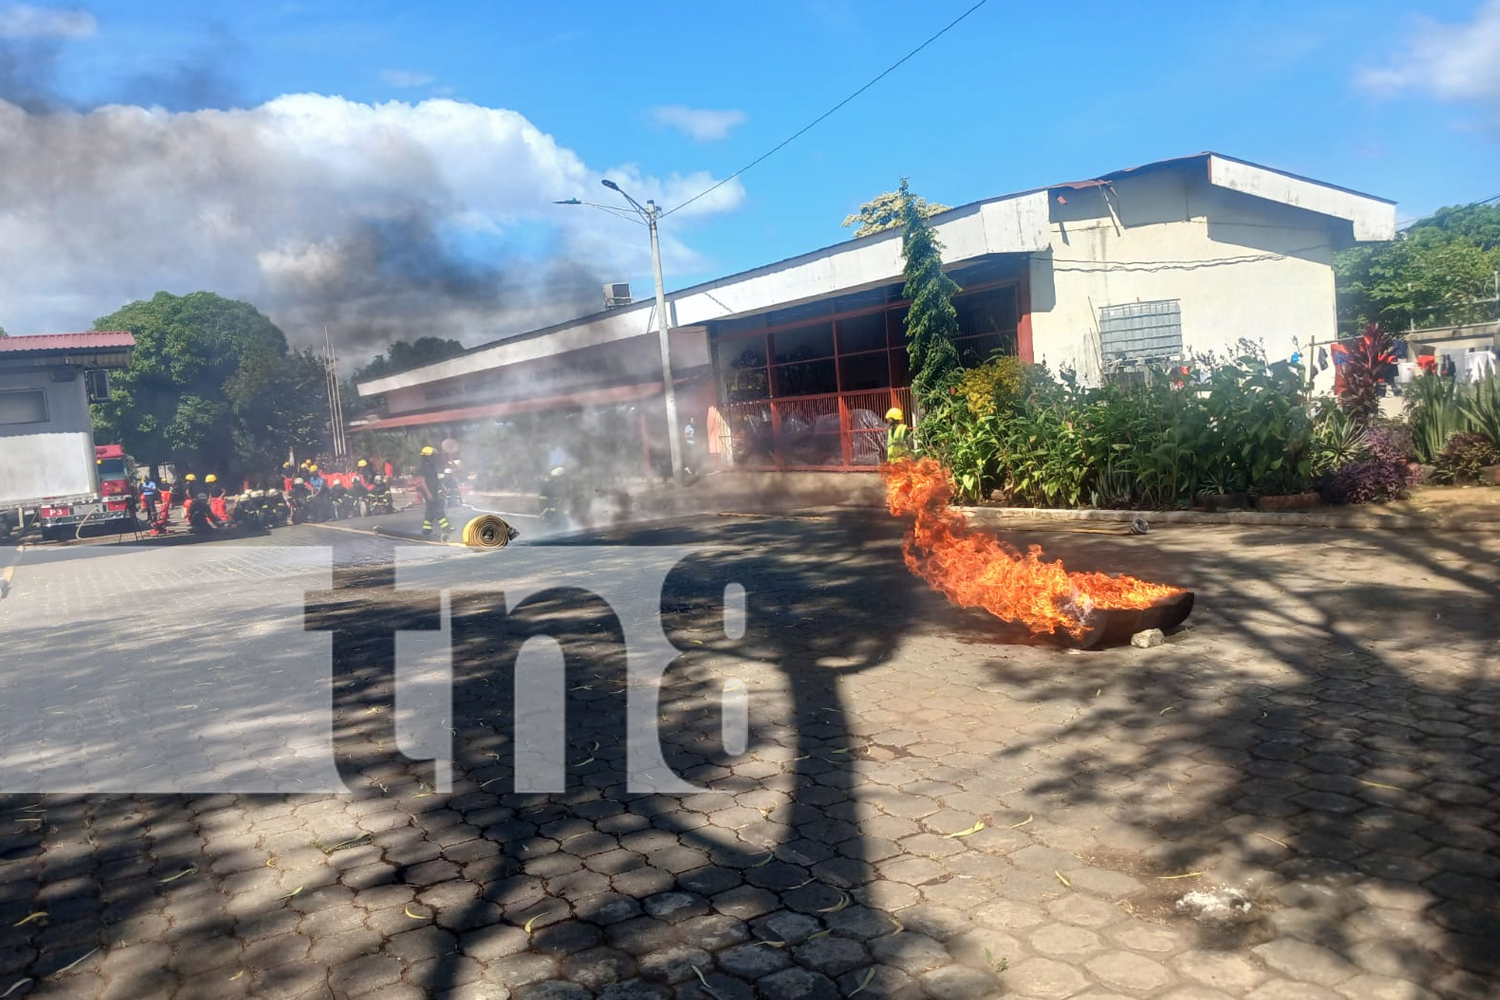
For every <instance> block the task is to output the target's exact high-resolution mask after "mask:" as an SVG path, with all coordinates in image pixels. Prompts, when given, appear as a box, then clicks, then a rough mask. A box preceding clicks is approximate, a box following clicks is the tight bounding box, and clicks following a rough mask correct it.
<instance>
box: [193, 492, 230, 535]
mask: <svg viewBox="0 0 1500 1000" xmlns="http://www.w3.org/2000/svg"><path fill="white" fill-rule="evenodd" d="M188 527H189V528H190V529H191V530H192V532H193V534H195V535H206V534H209V533H211V532H212V531H214V530H215V529H217V528H222V527H224V522H223V521H221V520H220V519H219V516H218V515H217V514H215V513H214V511H213V505H212V504H210V503H209V496H208V494H207V493H198V494H196V495H195V496H194V497H193V500H192V506H191V507H190V508H189V510H188Z"/></svg>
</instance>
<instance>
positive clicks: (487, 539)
mask: <svg viewBox="0 0 1500 1000" xmlns="http://www.w3.org/2000/svg"><path fill="white" fill-rule="evenodd" d="M461 537H462V539H463V543H464V544H465V545H467V546H468V547H469V548H471V549H503V548H505V546H506V545H508V544H510V540H511V539H512V538H514V537H516V529H514V528H512V527H511V526H510V525H508V524H506V523H505V521H504V520H503V519H502V518H499V517H497V516H496V515H494V514H481V515H479V516H478V517H476V518H474V519H473V520H472V521H470V522H469V523H468V524H465V525H464V530H463V535H462V536H461Z"/></svg>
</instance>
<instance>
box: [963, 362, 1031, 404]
mask: <svg viewBox="0 0 1500 1000" xmlns="http://www.w3.org/2000/svg"><path fill="white" fill-rule="evenodd" d="M1025 388H1026V363H1025V362H1023V361H1022V360H1021V359H1020V358H1016V357H1010V356H1001V357H997V358H991V359H990V360H989V361H986V362H985V363H984V364H982V365H980V366H979V367H978V368H970V369H968V370H966V371H965V372H963V374H962V375H961V376H960V378H959V383H958V394H959V395H961V396H963V397H964V400H965V401H966V402H967V403H968V406H969V412H970V413H971V414H973V415H974V416H976V417H988V416H993V415H994V414H995V413H997V412H1001V411H1004V410H1009V409H1010V408H1011V406H1013V405H1014V404H1015V401H1016V400H1017V398H1019V397H1020V396H1021V395H1022V393H1023V392H1024V391H1025Z"/></svg>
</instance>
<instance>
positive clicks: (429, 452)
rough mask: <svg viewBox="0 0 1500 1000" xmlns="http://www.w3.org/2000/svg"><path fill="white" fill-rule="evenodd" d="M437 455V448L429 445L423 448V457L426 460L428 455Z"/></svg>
mask: <svg viewBox="0 0 1500 1000" xmlns="http://www.w3.org/2000/svg"><path fill="white" fill-rule="evenodd" d="M435 454H437V450H436V449H435V448H433V447H432V445H430V444H429V445H424V446H423V447H422V457H423V458H426V457H427V456H428V455H435Z"/></svg>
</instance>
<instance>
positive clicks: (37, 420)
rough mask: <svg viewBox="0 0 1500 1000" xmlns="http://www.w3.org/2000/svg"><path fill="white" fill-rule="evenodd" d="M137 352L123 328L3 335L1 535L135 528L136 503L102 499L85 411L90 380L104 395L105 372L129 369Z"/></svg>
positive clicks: (53, 534)
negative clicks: (110, 526) (95, 526)
mask: <svg viewBox="0 0 1500 1000" xmlns="http://www.w3.org/2000/svg"><path fill="white" fill-rule="evenodd" d="M134 347H135V338H134V337H133V336H132V335H131V334H130V333H128V332H125V331H96V332H90V333H62V334H41V335H37V336H26V337H4V338H0V538H3V537H6V536H9V535H10V533H11V532H12V531H14V530H15V529H16V528H22V529H24V528H27V527H30V526H32V525H37V526H39V527H40V528H41V529H42V537H43V538H62V537H64V536H65V535H67V534H69V533H72V532H74V531H75V530H76V529H75V526H76V525H83V524H100V523H105V522H113V523H116V524H124V525H129V524H134V523H135V514H134V512H133V498H131V497H129V496H110V497H104V496H102V495H101V494H100V485H101V484H100V481H99V466H98V458H97V456H96V453H95V450H94V428H93V420H92V414H91V413H90V411H89V401H90V397H91V393H90V385H91V383H93V384H95V385H96V390H95V391H96V392H98V393H100V394H101V395H102V394H103V393H107V392H108V388H107V381H106V379H105V378H103V377H102V376H103V373H104V372H107V371H108V370H109V369H112V368H124V367H127V366H128V365H129V364H130V357H131V352H132V351H133V349H134ZM112 482H113V481H112Z"/></svg>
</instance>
